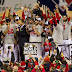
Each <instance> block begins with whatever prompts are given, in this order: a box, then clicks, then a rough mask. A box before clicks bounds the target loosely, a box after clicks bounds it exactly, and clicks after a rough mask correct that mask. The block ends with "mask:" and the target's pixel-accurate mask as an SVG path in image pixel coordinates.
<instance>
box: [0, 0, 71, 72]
mask: <svg viewBox="0 0 72 72" xmlns="http://www.w3.org/2000/svg"><path fill="white" fill-rule="evenodd" d="M19 7H20V8H21V9H22V17H19V16H18V15H17V14H16V13H15V11H14V10H13V9H12V8H11V7H9V9H8V10H9V14H8V17H5V14H6V10H5V11H4V14H3V16H2V21H1V22H0V71H1V72H25V71H27V72H72V65H71V62H72V56H71V60H69V58H68V57H69V56H68V57H67V56H64V55H63V52H62V51H60V50H59V47H58V45H57V44H60V43H62V37H61V36H60V35H62V32H61V31H62V28H61V26H60V25H61V22H62V20H63V21H64V22H66V21H67V23H68V25H69V26H70V25H71V24H70V17H68V14H67V16H66V15H64V16H62V15H61V14H60V12H59V10H58V6H57V5H56V6H55V9H54V12H52V11H50V9H49V8H47V12H46V10H45V9H44V8H45V7H43V6H42V4H41V3H40V2H39V1H38V3H35V4H34V7H33V9H29V7H27V6H26V7H22V6H21V5H19ZM64 8H65V9H66V12H68V8H67V7H66V6H64ZM11 11H13V17H11V16H10V12H11ZM46 13H47V14H46ZM62 26H63V30H64V33H63V34H64V35H63V39H64V40H70V39H71V37H70V31H69V29H68V30H66V29H67V28H70V27H68V26H67V28H66V26H65V23H64V24H63V25H62ZM60 28H61V29H60ZM56 30H57V31H56ZM65 30H66V31H67V32H66V33H65ZM59 34H60V35H59ZM65 36H67V37H65ZM25 42H41V43H42V47H43V48H44V50H45V57H44V58H43V57H42V56H40V58H37V57H32V56H31V54H29V59H28V60H25V57H24V54H23V47H24V43H25Z"/></svg>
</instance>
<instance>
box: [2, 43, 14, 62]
mask: <svg viewBox="0 0 72 72" xmlns="http://www.w3.org/2000/svg"><path fill="white" fill-rule="evenodd" d="M8 46H11V47H12V49H13V50H12V51H13V52H14V44H4V50H3V51H2V53H3V61H7V60H8V61H11V49H8Z"/></svg>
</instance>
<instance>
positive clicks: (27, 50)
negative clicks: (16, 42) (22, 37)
mask: <svg viewBox="0 0 72 72" xmlns="http://www.w3.org/2000/svg"><path fill="white" fill-rule="evenodd" d="M41 46H42V43H41V42H38V43H34V42H29V43H25V44H24V51H23V54H24V55H25V60H27V59H29V57H28V56H29V54H31V56H32V57H38V58H39V57H40V56H42V52H43V49H42V47H41Z"/></svg>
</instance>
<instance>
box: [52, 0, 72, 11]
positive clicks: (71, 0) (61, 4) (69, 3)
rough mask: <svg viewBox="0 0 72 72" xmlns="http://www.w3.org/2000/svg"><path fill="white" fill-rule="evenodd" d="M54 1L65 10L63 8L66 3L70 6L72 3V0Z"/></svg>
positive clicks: (62, 9) (53, 0)
mask: <svg viewBox="0 0 72 72" xmlns="http://www.w3.org/2000/svg"><path fill="white" fill-rule="evenodd" d="M52 2H53V3H54V4H56V5H58V7H59V9H60V10H61V11H63V12H64V11H65V9H64V8H63V6H64V5H67V6H70V5H71V4H72V0H59V3H57V2H56V1H55V0H52Z"/></svg>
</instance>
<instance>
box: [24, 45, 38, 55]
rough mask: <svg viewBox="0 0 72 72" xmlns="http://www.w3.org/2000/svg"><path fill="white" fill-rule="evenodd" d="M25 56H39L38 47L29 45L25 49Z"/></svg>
mask: <svg viewBox="0 0 72 72" xmlns="http://www.w3.org/2000/svg"><path fill="white" fill-rule="evenodd" d="M24 54H25V55H28V54H32V55H37V47H36V46H35V45H33V44H27V45H25V47H24Z"/></svg>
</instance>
